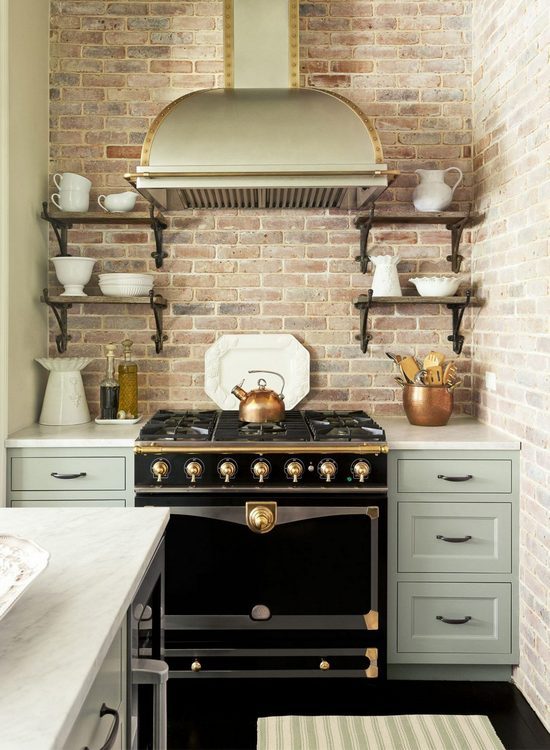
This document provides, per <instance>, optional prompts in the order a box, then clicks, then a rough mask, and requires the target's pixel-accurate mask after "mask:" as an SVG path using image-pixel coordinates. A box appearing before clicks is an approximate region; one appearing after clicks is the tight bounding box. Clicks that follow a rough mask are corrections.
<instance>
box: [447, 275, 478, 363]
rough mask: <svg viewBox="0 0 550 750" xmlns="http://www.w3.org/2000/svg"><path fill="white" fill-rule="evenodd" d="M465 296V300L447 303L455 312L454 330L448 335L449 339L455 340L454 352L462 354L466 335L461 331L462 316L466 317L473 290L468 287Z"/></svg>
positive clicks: (453, 312)
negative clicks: (465, 313) (465, 312)
mask: <svg viewBox="0 0 550 750" xmlns="http://www.w3.org/2000/svg"><path fill="white" fill-rule="evenodd" d="M464 296H465V297H466V300H465V301H464V302H458V303H456V304H455V303H449V304H448V305H447V307H448V309H449V310H451V311H452V314H453V332H452V333H451V335H450V336H447V341H452V342H453V352H454V353H455V354H460V353H461V352H462V347H463V346H464V336H463V335H462V334H461V333H460V326H461V323H462V318H463V317H464V311H465V310H466V308H467V307H468V305H469V304H470V299H471V296H472V290H471V289H467V290H466V291H465V292H464Z"/></svg>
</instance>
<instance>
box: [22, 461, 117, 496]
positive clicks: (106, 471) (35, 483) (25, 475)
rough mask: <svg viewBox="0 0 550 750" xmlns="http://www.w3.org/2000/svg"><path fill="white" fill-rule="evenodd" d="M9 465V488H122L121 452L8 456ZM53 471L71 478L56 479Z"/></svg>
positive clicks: (70, 489)
mask: <svg viewBox="0 0 550 750" xmlns="http://www.w3.org/2000/svg"><path fill="white" fill-rule="evenodd" d="M10 467H11V490H12V491H26V492H33V491H40V492H55V494H56V495H57V494H59V493H65V492H69V493H70V492H75V491H78V492H86V491H95V490H124V489H125V488H126V459H125V458H124V456H109V457H107V456H94V457H90V456H82V457H72V456H71V457H70V458H67V457H64V456H59V457H53V456H49V457H47V458H40V457H36V456H12V458H11V461H10ZM54 473H55V474H59V475H61V476H64V475H65V476H68V477H74V478H68V479H59V478H55V477H53V476H52V474H54ZM80 474H84V476H79V475H80Z"/></svg>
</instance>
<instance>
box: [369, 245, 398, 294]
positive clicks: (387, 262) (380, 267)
mask: <svg viewBox="0 0 550 750" xmlns="http://www.w3.org/2000/svg"><path fill="white" fill-rule="evenodd" d="M369 257H370V259H371V260H372V262H373V265H374V276H373V279H372V287H371V288H372V295H373V297H401V296H402V294H403V292H402V291H401V287H400V285H399V276H398V275H397V264H398V263H399V261H400V260H401V259H400V257H399V256H398V255H395V256H393V255H371V256H369Z"/></svg>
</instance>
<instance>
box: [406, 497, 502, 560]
mask: <svg viewBox="0 0 550 750" xmlns="http://www.w3.org/2000/svg"><path fill="white" fill-rule="evenodd" d="M397 514H398V539H399V548H398V549H399V551H398V569H399V571H400V572H403V573H424V572H432V573H510V572H511V570H512V505H511V504H510V503H398V510H397ZM468 537H469V538H468Z"/></svg>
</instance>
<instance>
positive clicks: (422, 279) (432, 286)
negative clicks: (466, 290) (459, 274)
mask: <svg viewBox="0 0 550 750" xmlns="http://www.w3.org/2000/svg"><path fill="white" fill-rule="evenodd" d="M409 281H410V282H411V284H414V285H415V287H416V288H417V289H418V294H419V295H420V296H421V297H452V296H453V294H456V291H457V289H458V287H459V285H460V281H461V280H460V279H458V278H456V276H418V277H417V278H415V279H409Z"/></svg>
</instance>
